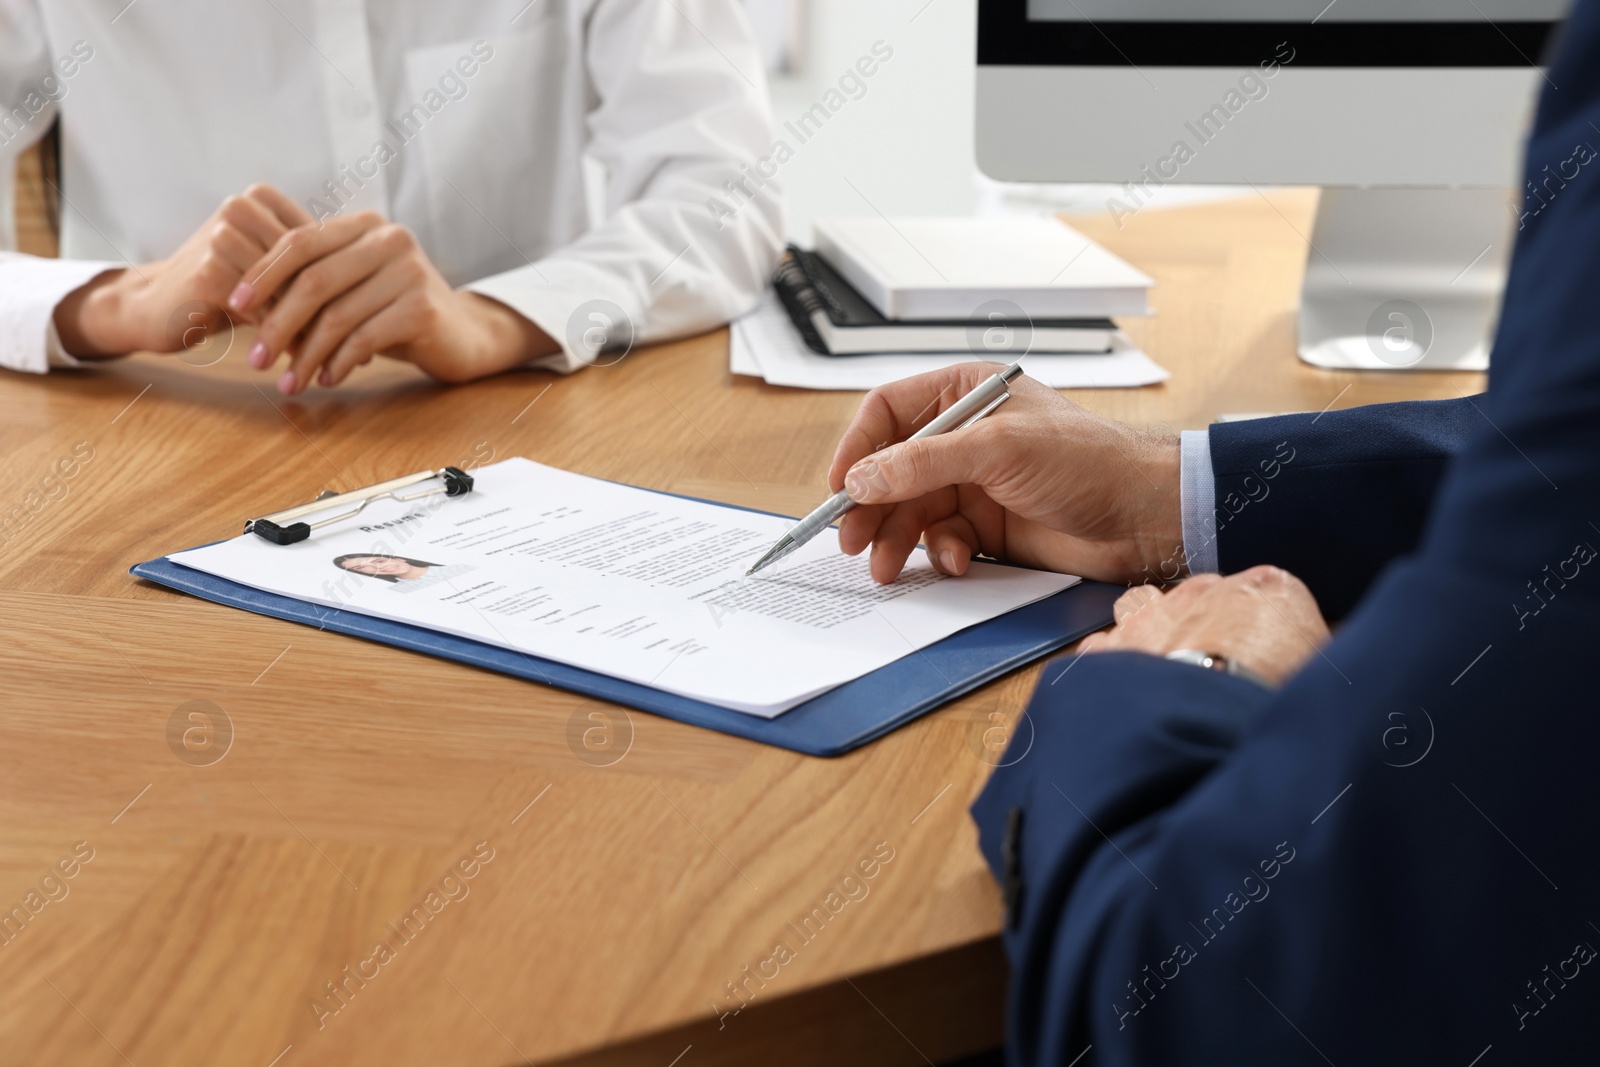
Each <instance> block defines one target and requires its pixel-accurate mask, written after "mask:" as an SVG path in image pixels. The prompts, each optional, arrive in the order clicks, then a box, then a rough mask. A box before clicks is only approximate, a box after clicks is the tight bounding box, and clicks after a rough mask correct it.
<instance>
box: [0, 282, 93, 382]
mask: <svg viewBox="0 0 1600 1067" xmlns="http://www.w3.org/2000/svg"><path fill="white" fill-rule="evenodd" d="M121 266H122V264H120V263H102V262H98V261H95V260H86V259H46V258H43V257H40V256H19V255H10V254H5V253H0V367H9V368H10V369H11V370H20V371H27V372H29V373H32V374H43V373H45V372H46V371H48V370H49V369H50V368H51V367H53V366H55V367H65V366H77V365H78V361H77V360H75V359H73V358H72V357H71V356H69V355H68V354H67V352H66V349H64V348H63V347H62V345H61V338H60V337H59V336H58V335H57V333H56V328H55V312H56V305H57V304H59V303H61V301H62V299H63V298H64V297H65V296H66V295H67V294H68V293H70V292H72V291H73V290H74V289H77V288H79V287H80V286H82V285H85V284H87V283H88V282H89V281H91V280H92V279H94V278H95V277H97V276H99V275H101V274H104V273H105V272H106V271H108V270H116V269H117V268H119V267H121Z"/></svg>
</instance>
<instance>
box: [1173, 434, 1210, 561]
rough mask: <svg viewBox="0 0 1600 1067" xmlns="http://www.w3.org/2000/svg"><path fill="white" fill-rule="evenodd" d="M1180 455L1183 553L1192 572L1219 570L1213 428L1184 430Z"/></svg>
mask: <svg viewBox="0 0 1600 1067" xmlns="http://www.w3.org/2000/svg"><path fill="white" fill-rule="evenodd" d="M1179 440H1180V441H1181V442H1182V443H1181V445H1180V447H1179V453H1178V455H1179V459H1178V507H1179V509H1180V514H1181V515H1182V521H1183V554H1184V557H1185V558H1186V559H1187V560H1188V563H1189V573H1190V574H1215V573H1217V478H1216V474H1215V473H1214V472H1213V471H1212V469H1211V431H1209V430H1184V431H1183V432H1182V433H1181V434H1180V435H1179Z"/></svg>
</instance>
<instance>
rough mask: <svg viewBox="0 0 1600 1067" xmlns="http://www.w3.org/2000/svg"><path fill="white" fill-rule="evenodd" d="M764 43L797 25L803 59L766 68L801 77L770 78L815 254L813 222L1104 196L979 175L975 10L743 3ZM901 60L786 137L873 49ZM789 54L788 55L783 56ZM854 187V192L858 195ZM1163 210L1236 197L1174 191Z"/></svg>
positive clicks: (793, 204)
mask: <svg viewBox="0 0 1600 1067" xmlns="http://www.w3.org/2000/svg"><path fill="white" fill-rule="evenodd" d="M747 2H748V3H749V5H750V14H751V20H752V23H753V24H754V25H755V26H756V28H757V31H758V33H761V34H762V36H763V37H769V35H770V34H772V33H774V32H781V31H780V30H775V28H777V27H781V26H783V25H787V24H794V25H797V26H798V28H799V30H798V35H799V41H798V47H792V48H789V49H782V48H779V47H778V46H777V45H775V44H774V45H769V46H768V47H767V49H766V50H767V54H768V57H769V61H772V62H775V63H777V64H778V65H782V64H785V63H787V64H789V65H792V66H796V67H797V68H798V69H795V70H792V71H790V72H787V73H785V72H782V71H779V72H777V73H774V74H772V75H770V81H771V85H772V98H773V111H774V114H775V116H776V118H777V121H778V127H779V134H780V136H782V137H783V139H784V140H785V141H787V142H788V143H789V146H790V147H791V148H793V149H794V152H795V155H794V158H793V159H791V160H790V161H789V162H788V163H787V164H786V165H785V166H784V167H783V169H782V172H781V173H782V178H783V181H784V183H785V185H786V187H787V189H788V191H789V204H790V219H789V233H790V237H791V238H792V239H793V240H795V241H797V242H799V243H800V244H803V245H807V246H809V244H810V241H811V220H812V219H813V218H816V217H818V216H825V215H870V214H872V213H873V210H874V208H876V209H877V210H878V211H881V212H883V213H884V214H885V215H891V216H892V215H971V214H994V213H1011V212H1018V211H1021V212H1030V213H1045V212H1050V211H1063V210H1066V211H1094V210H1102V209H1104V207H1105V201H1106V198H1107V197H1108V196H1109V195H1111V192H1112V189H1111V188H1110V187H1107V186H1083V185H1078V186H1065V185H1049V186H1044V185H1035V186H1016V185H1002V184H1000V183H997V182H993V181H990V180H989V179H987V178H984V177H983V176H982V175H981V174H979V172H978V168H977V162H976V159H975V156H974V152H973V83H974V75H975V70H976V63H977V59H976V57H977V12H978V5H977V0H747ZM879 40H881V41H883V42H884V43H885V44H887V45H888V46H889V47H890V48H893V49H894V57H893V58H892V59H890V60H889V61H888V62H887V63H883V64H881V65H880V67H879V69H878V72H877V73H876V74H874V75H873V76H872V77H870V78H867V79H865V81H866V86H867V89H866V93H865V94H864V95H863V96H862V97H861V98H860V99H859V100H855V99H847V102H846V103H845V105H844V106H843V107H842V108H840V110H839V111H838V112H837V113H835V114H833V115H832V117H831V118H829V119H828V121H827V123H826V124H825V125H824V126H823V128H822V129H821V131H820V132H818V133H816V134H815V135H814V136H813V137H812V138H811V139H810V140H808V141H807V142H805V143H804V144H801V143H799V141H798V139H797V138H796V137H795V136H793V135H792V134H790V133H789V131H787V130H785V129H784V128H783V124H784V123H785V122H786V121H794V120H795V119H796V118H797V117H798V116H799V115H801V114H802V113H803V112H805V111H806V110H807V109H808V108H810V107H811V106H812V105H813V104H815V103H817V102H819V101H820V100H821V99H822V96H823V93H824V92H825V90H827V89H828V88H830V87H834V86H836V85H837V82H838V79H839V77H840V75H841V74H843V73H845V72H846V71H848V70H851V69H852V68H853V67H854V65H855V63H856V60H857V59H859V58H860V57H861V56H864V55H870V54H871V50H872V45H873V43H874V42H876V41H879ZM784 52H787V53H788V54H787V55H782V53H784ZM852 186H853V188H852ZM1160 194H1161V195H1160V196H1159V197H1158V198H1157V202H1158V203H1178V202H1185V201H1190V200H1194V199H1213V198H1216V197H1217V196H1219V195H1220V196H1227V195H1237V191H1236V190H1232V189H1218V188H1191V189H1183V188H1181V187H1175V186H1168V187H1166V188H1164V189H1162V190H1160Z"/></svg>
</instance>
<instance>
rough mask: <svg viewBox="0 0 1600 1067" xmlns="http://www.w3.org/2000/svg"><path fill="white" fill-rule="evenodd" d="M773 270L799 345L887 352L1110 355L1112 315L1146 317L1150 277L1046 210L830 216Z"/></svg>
mask: <svg viewBox="0 0 1600 1067" xmlns="http://www.w3.org/2000/svg"><path fill="white" fill-rule="evenodd" d="M814 229H815V233H816V245H817V247H816V249H815V251H806V250H804V249H800V248H797V247H795V246H793V245H791V246H790V247H789V250H788V252H787V253H786V254H785V256H784V259H783V263H782V264H781V265H780V266H779V268H778V273H777V275H776V277H775V278H774V279H773V286H774V288H775V289H776V291H777V294H778V298H779V300H780V301H781V302H782V304H783V307H784V310H785V311H787V312H788V315H789V318H790V320H791V321H792V322H793V323H794V327H795V329H796V330H797V331H799V333H800V336H801V337H802V338H803V339H804V341H805V343H806V346H807V347H808V348H810V349H811V350H812V351H813V352H816V353H818V354H820V355H827V356H852V355H865V354H875V353H885V352H940V353H950V352H971V353H973V354H974V355H977V356H987V355H995V356H1001V355H1009V356H1011V357H1013V358H1014V357H1015V356H1016V355H1018V354H1021V353H1023V352H1048V353H1105V352H1109V351H1110V350H1111V348H1112V342H1113V339H1114V338H1115V337H1116V333H1117V326H1116V323H1114V322H1113V321H1112V319H1111V316H1113V315H1119V316H1120V315H1148V314H1149V313H1150V312H1149V303H1148V297H1149V291H1150V286H1151V285H1152V284H1154V283H1153V282H1152V281H1151V279H1150V278H1149V277H1148V276H1147V275H1145V274H1144V273H1142V272H1140V271H1139V270H1137V269H1135V268H1134V267H1133V266H1131V265H1129V264H1128V263H1127V262H1125V261H1124V260H1122V259H1119V258H1118V257H1116V256H1114V255H1112V254H1111V253H1110V252H1108V251H1106V250H1105V249H1104V248H1101V247H1100V246H1099V245H1097V244H1095V243H1094V242H1093V241H1090V240H1089V239H1088V238H1087V237H1084V236H1083V235H1082V234H1080V233H1078V232H1077V231H1076V230H1074V229H1072V228H1071V227H1069V226H1067V225H1065V224H1063V223H1060V222H1057V221H1055V220H1053V219H1043V218H1041V219H962V218H930V219H894V220H891V219H887V218H883V217H874V218H836V219H824V220H819V221H818V222H817V223H816V224H815V227H814Z"/></svg>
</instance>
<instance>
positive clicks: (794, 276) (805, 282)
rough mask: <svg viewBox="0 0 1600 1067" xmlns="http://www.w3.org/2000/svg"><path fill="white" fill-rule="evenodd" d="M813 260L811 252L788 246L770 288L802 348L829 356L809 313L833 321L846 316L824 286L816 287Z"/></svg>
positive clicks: (815, 257)
mask: <svg viewBox="0 0 1600 1067" xmlns="http://www.w3.org/2000/svg"><path fill="white" fill-rule="evenodd" d="M817 258H818V257H817V254H816V253H815V252H807V251H805V250H804V249H802V248H797V247H795V246H794V245H790V246H789V249H788V251H787V252H785V253H784V256H783V261H782V262H781V263H779V264H778V272H777V274H775V275H773V278H772V286H773V288H774V289H776V290H777V291H778V299H779V300H781V301H783V308H784V310H785V311H787V312H788V313H789V318H790V320H791V321H792V322H793V323H794V328H795V329H797V330H799V331H800V337H801V338H802V339H803V340H804V341H805V343H806V347H807V348H809V349H811V351H813V352H816V353H818V354H819V355H824V356H826V355H830V354H831V353H830V352H829V351H828V346H827V345H826V344H824V343H823V340H822V335H821V334H819V333H818V332H817V328H816V326H815V325H814V324H813V323H812V321H811V316H812V314H813V313H815V312H818V311H820V312H822V313H823V314H825V315H827V316H828V317H829V318H831V319H833V320H834V321H835V322H840V321H842V320H844V319H845V318H846V317H847V316H846V313H845V310H844V306H843V305H842V304H841V303H840V301H839V298H838V297H837V296H835V295H834V294H833V292H832V291H831V290H830V289H829V288H828V286H827V285H826V283H824V284H821V285H819V284H818V282H817V269H816V266H815V264H814V263H813V261H814V260H816V259H817Z"/></svg>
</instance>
